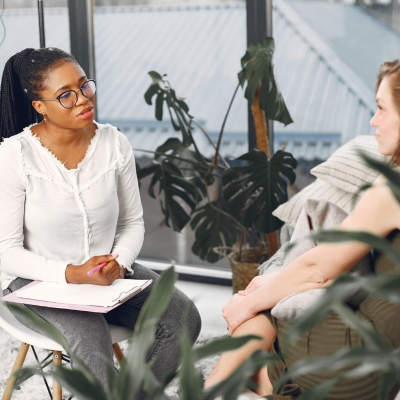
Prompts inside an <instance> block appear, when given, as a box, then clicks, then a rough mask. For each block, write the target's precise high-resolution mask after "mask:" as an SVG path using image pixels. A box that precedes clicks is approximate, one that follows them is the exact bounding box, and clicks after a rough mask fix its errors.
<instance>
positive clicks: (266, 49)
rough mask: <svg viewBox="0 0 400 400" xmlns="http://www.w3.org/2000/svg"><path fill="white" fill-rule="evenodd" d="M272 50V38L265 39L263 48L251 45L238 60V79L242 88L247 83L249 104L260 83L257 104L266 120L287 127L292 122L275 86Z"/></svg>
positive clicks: (257, 44)
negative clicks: (240, 66)
mask: <svg viewBox="0 0 400 400" xmlns="http://www.w3.org/2000/svg"><path fill="white" fill-rule="evenodd" d="M274 50H275V42H274V39H273V38H272V37H267V38H265V39H264V45H263V46H261V44H260V43H251V44H250V45H249V47H248V49H247V51H246V54H245V55H244V56H243V57H242V59H241V60H240V62H241V64H242V70H241V71H240V72H239V74H238V78H239V82H240V84H241V85H242V86H244V84H245V83H246V82H248V83H247V88H246V92H245V97H246V99H247V100H249V102H250V103H251V104H252V103H253V100H254V97H255V95H256V91H257V88H258V86H259V85H260V82H261V87H260V95H259V104H260V108H261V110H263V111H264V112H265V116H266V118H267V119H272V120H274V121H279V122H282V123H283V124H285V125H288V124H291V123H292V122H293V120H292V117H291V116H290V114H289V111H288V109H287V108H286V105H285V102H284V100H283V97H282V95H281V93H280V92H279V90H278V86H277V84H276V79H275V74H274V70H273V62H272V55H273V53H274Z"/></svg>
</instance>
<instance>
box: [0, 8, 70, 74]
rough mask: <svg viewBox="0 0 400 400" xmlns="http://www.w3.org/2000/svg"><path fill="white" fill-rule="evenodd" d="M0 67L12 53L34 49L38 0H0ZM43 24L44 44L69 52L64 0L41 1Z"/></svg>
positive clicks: (36, 44)
mask: <svg viewBox="0 0 400 400" xmlns="http://www.w3.org/2000/svg"><path fill="white" fill-rule="evenodd" d="M3 4H4V11H3V17H2V20H3V22H4V27H5V32H4V30H3V26H2V24H1V23H0V43H1V42H2V39H3V37H4V34H5V37H4V41H3V44H2V45H1V47H0V68H1V71H3V68H4V64H5V63H6V61H7V60H8V59H9V58H10V57H11V56H12V55H14V54H15V53H17V52H19V51H21V50H23V49H25V48H28V47H31V48H34V49H37V48H39V47H40V42H39V19H38V6H37V0H13V1H7V0H5V1H0V14H1V9H2V6H3ZM44 4H45V7H44V25H45V38H46V46H47V47H51V46H53V47H58V48H60V49H63V50H65V51H68V52H69V51H70V43H69V19H68V9H67V8H66V7H67V0H46V1H45V2H44Z"/></svg>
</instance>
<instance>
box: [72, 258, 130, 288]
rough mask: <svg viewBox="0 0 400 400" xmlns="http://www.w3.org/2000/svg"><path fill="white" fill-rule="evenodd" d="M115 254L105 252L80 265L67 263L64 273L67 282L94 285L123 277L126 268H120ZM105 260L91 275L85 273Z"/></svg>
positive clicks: (104, 284)
mask: <svg viewBox="0 0 400 400" xmlns="http://www.w3.org/2000/svg"><path fill="white" fill-rule="evenodd" d="M117 257H118V255H117V254H107V255H103V256H95V257H92V258H90V259H89V260H87V261H86V262H85V263H83V264H81V265H68V266H67V270H66V273H65V276H66V280H67V282H69V283H91V284H94V285H103V286H108V285H111V284H112V283H113V282H114V281H115V280H116V279H119V278H121V279H123V278H124V277H125V273H126V269H125V268H122V267H121V266H120V265H119V264H118V262H117V261H116V258H117ZM104 262H106V263H107V265H105V266H104V267H103V268H101V269H100V270H99V271H97V272H95V273H94V274H92V275H88V274H87V273H88V272H89V271H90V270H92V269H93V268H96V267H97V266H98V265H99V264H102V263H104Z"/></svg>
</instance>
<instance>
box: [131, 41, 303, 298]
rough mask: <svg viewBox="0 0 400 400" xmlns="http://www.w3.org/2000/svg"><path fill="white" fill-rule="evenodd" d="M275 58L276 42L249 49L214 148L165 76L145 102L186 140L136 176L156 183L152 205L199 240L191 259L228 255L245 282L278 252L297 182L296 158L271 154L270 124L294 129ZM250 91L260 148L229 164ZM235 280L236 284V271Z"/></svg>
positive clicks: (161, 150)
mask: <svg viewBox="0 0 400 400" xmlns="http://www.w3.org/2000/svg"><path fill="white" fill-rule="evenodd" d="M273 51H274V40H273V38H266V39H265V40H264V44H263V45H261V44H258V43H255V44H251V45H250V46H249V47H248V49H247V51H246V54H245V55H244V56H243V58H242V59H241V66H242V69H241V71H240V72H239V74H238V78H239V82H238V85H237V87H236V89H235V92H234V94H233V97H232V100H231V102H230V104H229V107H228V110H227V113H226V115H225V118H224V121H223V124H222V127H221V130H220V133H219V136H218V139H217V141H216V143H214V142H213V141H212V140H211V138H210V136H209V135H208V134H207V132H206V131H205V130H204V129H203V127H202V126H201V125H200V124H199V123H198V122H197V121H196V119H195V118H194V117H193V116H192V115H191V114H190V113H189V107H188V105H187V103H186V102H185V101H184V99H182V98H179V97H178V96H177V95H176V92H175V90H174V89H173V88H172V87H171V85H170V83H169V82H168V81H167V79H166V75H163V76H162V75H160V74H159V73H157V72H155V71H151V72H149V75H150V77H151V79H152V84H151V85H150V87H149V88H148V90H147V91H146V93H145V95H144V97H145V100H146V102H147V103H148V104H149V105H152V104H153V100H155V101H154V103H155V116H156V119H157V120H159V121H161V120H162V119H163V117H164V111H165V110H167V112H168V114H169V118H170V120H171V123H172V126H173V128H174V130H175V131H179V132H180V133H181V135H182V137H181V139H179V138H176V137H172V138H168V139H167V140H166V141H165V143H164V144H163V145H161V146H159V147H158V148H157V149H156V150H155V151H154V159H153V160H152V162H151V163H150V164H149V165H146V166H145V167H143V168H142V169H139V170H138V178H139V180H141V179H143V178H145V177H148V176H151V180H150V185H149V188H148V192H149V195H150V196H151V197H153V198H156V197H159V200H160V204H161V210H162V213H163V214H164V216H165V224H166V225H167V226H168V227H172V229H173V230H174V231H176V232H180V231H181V230H182V229H183V228H184V227H185V226H187V225H190V227H191V229H192V230H193V231H194V233H195V242H194V244H193V246H192V252H193V253H194V254H196V255H197V256H199V257H200V258H201V259H202V260H206V261H208V262H210V263H213V262H216V261H218V260H219V259H220V258H221V257H222V256H223V255H224V254H227V253H224V252H226V251H227V249H229V250H228V251H229V257H228V258H229V259H230V261H231V266H232V268H233V269H234V266H235V265H234V263H243V262H246V261H250V262H251V263H252V266H251V267H246V266H244V270H245V271H250V270H251V272H250V274H249V276H248V278H246V279H245V280H247V281H248V280H249V279H251V278H252V277H254V276H255V275H256V274H257V269H256V267H257V265H258V264H259V263H260V262H262V261H263V260H265V259H266V258H267V257H270V256H271V255H273V253H274V252H275V251H276V250H277V249H278V247H279V242H278V239H277V237H278V236H277V230H278V229H279V228H280V227H281V225H282V224H283V223H282V222H281V221H280V220H279V219H277V218H276V217H274V216H273V215H272V212H273V211H274V210H275V209H276V208H277V207H278V206H279V205H280V204H282V203H284V202H286V201H287V199H288V195H287V184H288V182H290V183H291V184H293V183H294V180H295V177H296V176H295V173H294V168H295V167H296V165H297V163H296V160H295V159H294V158H293V156H292V155H291V154H290V153H287V152H285V151H282V150H278V151H277V152H276V153H275V154H273V155H272V154H270V152H269V144H268V132H267V127H266V126H267V125H266V119H272V120H275V121H280V122H282V123H284V124H285V125H287V124H289V123H291V122H293V121H292V119H291V117H290V114H289V111H288V110H287V108H286V105H285V102H284V100H283V98H282V95H281V93H280V92H279V90H278V87H277V84H276V80H275V76H274V71H273V62H272V56H273ZM245 86H246V90H245V93H244V94H245V97H246V98H247V99H248V101H249V102H250V104H251V110H252V114H253V117H254V122H255V127H256V137H257V148H256V149H253V150H251V151H250V152H248V153H246V154H243V155H242V156H241V157H239V158H238V159H237V160H233V161H232V160H230V161H229V160H226V159H224V157H223V156H222V155H221V143H222V136H223V132H224V127H225V123H226V120H227V118H228V114H229V112H230V109H231V106H232V102H233V99H234V98H235V96H236V94H237V92H238V89H239V88H240V87H245ZM195 129H197V130H199V131H201V132H202V133H203V134H204V135H205V136H206V138H207V139H208V140H209V142H210V143H211V145H212V146H213V147H214V149H215V155H214V156H213V157H212V158H211V159H209V158H207V157H205V156H204V155H203V154H202V153H201V152H200V151H199V148H198V146H197V144H196V141H195V138H194V135H193V132H194V130H195ZM138 150H139V149H138ZM157 187H158V191H157V192H156V190H155V189H156V188H157ZM232 247H233V248H232ZM245 257H250V259H249V260H246V259H245ZM242 270H243V268H242ZM233 272H234V281H235V269H234V271H233ZM243 285H245V283H242V284H241V285H239V286H243ZM234 286H235V284H234ZM238 288H239V287H236V288H235V290H237V289H238Z"/></svg>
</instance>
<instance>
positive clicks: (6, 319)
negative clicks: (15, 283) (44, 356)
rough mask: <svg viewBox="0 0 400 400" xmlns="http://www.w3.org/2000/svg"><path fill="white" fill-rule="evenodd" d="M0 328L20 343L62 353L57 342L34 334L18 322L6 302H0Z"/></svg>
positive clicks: (36, 333)
mask: <svg viewBox="0 0 400 400" xmlns="http://www.w3.org/2000/svg"><path fill="white" fill-rule="evenodd" d="M0 327H2V328H3V329H4V330H5V331H7V332H8V333H9V334H10V335H12V336H15V337H16V338H17V339H19V340H20V341H21V342H25V343H28V344H30V345H32V346H38V347H41V348H43V349H48V350H57V351H62V350H63V348H62V346H60V345H59V344H58V343H57V342H55V341H54V340H52V339H49V338H47V337H46V336H44V335H42V334H40V333H38V332H35V331H34V330H32V329H30V328H28V327H26V326H25V325H23V324H22V323H21V322H19V321H18V320H17V319H16V318H15V317H14V315H13V314H12V313H11V311H10V310H9V309H8V307H7V305H6V302H5V301H1V300H0Z"/></svg>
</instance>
